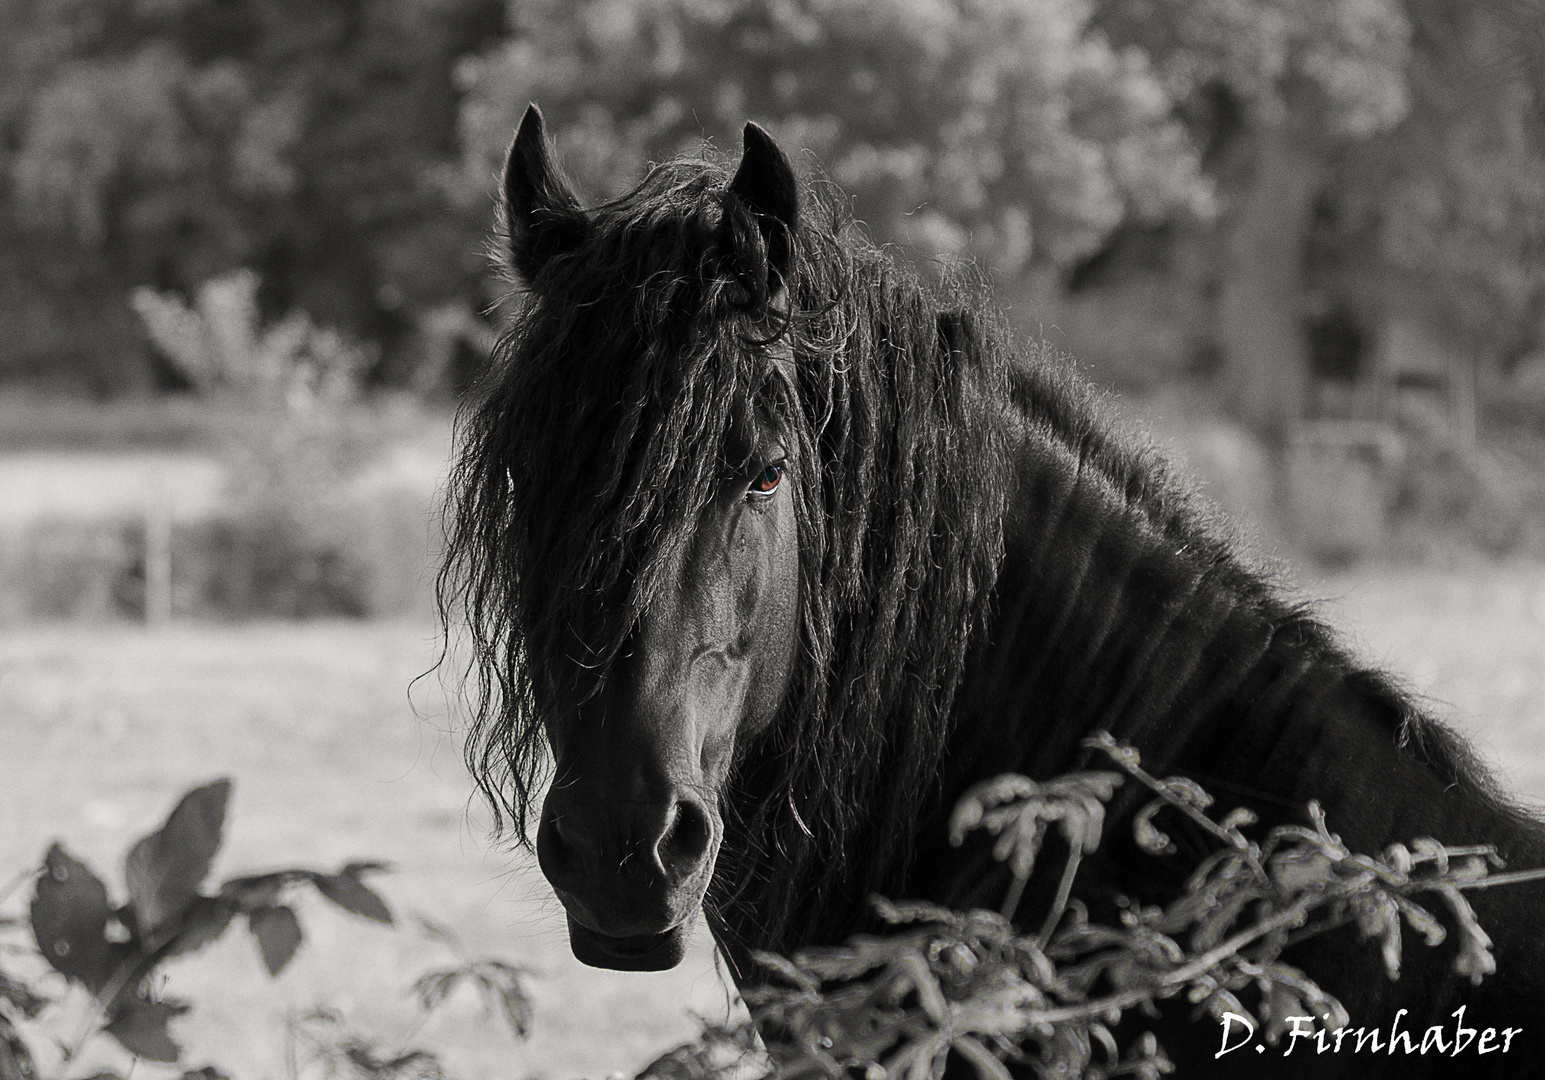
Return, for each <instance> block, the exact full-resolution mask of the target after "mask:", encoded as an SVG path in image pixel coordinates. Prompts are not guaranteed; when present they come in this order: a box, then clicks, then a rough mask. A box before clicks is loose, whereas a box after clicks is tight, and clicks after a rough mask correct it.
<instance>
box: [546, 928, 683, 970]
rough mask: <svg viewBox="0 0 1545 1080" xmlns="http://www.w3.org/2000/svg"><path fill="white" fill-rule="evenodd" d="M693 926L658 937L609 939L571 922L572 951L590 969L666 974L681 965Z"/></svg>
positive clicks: (641, 936)
mask: <svg viewBox="0 0 1545 1080" xmlns="http://www.w3.org/2000/svg"><path fill="white" fill-rule="evenodd" d="M691 937H692V923H691V922H690V921H689V922H686V923H683V924H681V925H679V926H673V927H671V928H670V929H669V930H665V931H663V932H661V933H658V934H638V935H635V936H631V937H609V936H607V935H606V934H601V933H597V932H596V931H594V930H591V929H589V928H587V927H585V926H582V925H580V924H579V923H577V922H575V921H574V918H573V917H572V916H570V918H569V948H570V949H572V950H573V952H574V957H575V959H577V960H579V961H580V963H583V964H588V965H589V966H591V967H599V968H610V969H612V970H614V971H664V970H665V969H667V968H673V967H675V966H676V965H677V964H679V963H681V959H682V957H683V956H685V955H686V951H687V942H688V941H689V940H690V939H691Z"/></svg>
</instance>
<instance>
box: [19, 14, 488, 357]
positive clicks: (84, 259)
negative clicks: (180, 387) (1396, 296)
mask: <svg viewBox="0 0 1545 1080" xmlns="http://www.w3.org/2000/svg"><path fill="white" fill-rule="evenodd" d="M502 19H503V14H502V9H501V8H500V6H499V4H498V3H497V2H496V0H435V2H433V3H422V2H418V0H386V2H382V3H371V4H342V5H340V4H296V3H291V2H289V0H236V2H231V3H222V2H215V0H163V2H158V3H145V2H138V0H67V2H65V3H52V2H43V0H24V2H22V3H10V4H6V5H4V7H3V10H0V50H3V52H0V72H3V73H4V74H3V75H0V132H3V134H4V138H3V139H0V147H3V148H4V149H3V150H0V200H3V202H5V203H8V204H9V206H8V207H4V208H3V209H5V210H7V211H8V212H6V213H4V214H3V215H0V217H3V220H0V239H3V240H4V241H5V249H6V255H5V257H4V259H0V274H3V275H4V277H5V278H6V286H7V292H8V293H10V292H12V291H13V290H14V295H15V297H16V299H15V300H14V301H13V302H11V303H8V304H7V305H6V307H5V309H4V310H3V311H0V318H3V319H4V321H5V322H7V323H9V324H10V325H9V326H7V327H6V329H8V330H10V331H12V332H11V333H8V334H7V335H6V336H7V338H8V340H10V341H11V345H10V347H9V349H8V350H7V354H5V355H0V365H3V367H4V368H7V369H10V370H12V371H14V370H16V369H18V368H20V369H23V370H25V369H27V368H29V367H30V368H34V369H36V368H40V367H43V366H44V365H50V366H51V367H52V369H53V371H54V377H55V378H56V380H57V381H62V382H66V383H68V382H69V381H70V377H69V373H70V372H71V371H73V372H74V373H75V376H76V378H77V379H81V380H85V381H87V382H91V381H96V382H101V381H102V380H107V382H108V384H109V385H111V384H112V383H114V381H116V382H117V383H119V384H122V383H124V382H128V383H129V384H132V383H133V382H134V381H135V376H133V375H132V371H130V372H127V373H126V372H114V371H113V370H111V368H112V366H113V365H115V364H116V365H119V366H120V367H123V368H126V369H132V368H133V367H134V366H135V365H134V364H133V363H130V362H125V360H124V358H122V357H121V356H116V355H114V356H102V355H99V351H100V352H107V351H109V350H111V349H112V348H113V347H114V346H117V347H118V348H120V349H121V348H122V347H123V346H124V345H125V344H128V345H130V346H131V347H133V346H138V349H137V350H136V351H138V352H140V353H141V354H144V352H145V350H144V348H143V338H142V337H139V336H138V335H137V334H136V333H135V327H134V324H133V316H132V314H130V313H129V312H128V309H127V304H126V299H127V296H128V293H129V291H130V289H131V288H133V287H134V286H139V285H149V286H152V287H154V288H157V289H160V290H168V289H175V290H181V291H184V292H191V291H192V290H193V289H194V288H195V287H197V286H198V285H199V284H200V283H201V282H203V281H206V280H208V279H211V278H216V277H220V276H222V275H224V274H227V273H230V272H231V271H234V270H236V269H238V268H241V267H251V268H254V269H255V270H257V272H258V273H259V274H260V275H261V277H262V280H263V282H264V288H265V294H264V295H263V296H262V297H261V302H262V303H263V305H264V308H265V310H266V311H268V312H270V313H273V314H279V313H283V312H285V311H288V310H290V309H292V308H296V309H301V310H304V311H306V312H307V313H309V314H310V315H311V316H312V317H314V318H316V319H317V320H318V321H319V322H322V323H324V324H326V325H331V326H337V327H339V328H340V329H342V330H344V331H346V332H348V333H349V334H351V335H353V336H355V337H363V338H366V339H369V340H371V341H374V342H377V343H379V344H381V345H382V346H383V347H384V348H385V349H386V360H385V363H386V368H385V370H383V371H382V372H381V373H380V374H381V375H382V376H384V377H388V378H390V377H393V365H397V366H399V367H400V366H403V365H406V364H407V363H408V362H409V361H408V359H407V357H406V356H405V355H404V354H405V350H406V349H407V347H408V345H409V343H410V339H411V336H412V331H413V329H414V323H415V320H416V318H418V317H419V315H420V314H421V313H422V312H425V311H427V310H430V309H432V308H433V307H434V306H435V305H437V304H443V303H445V302H446V301H447V300H449V299H451V298H455V297H462V298H463V299H464V300H465V301H466V302H468V303H472V304H476V303H478V302H479V301H480V297H481V291H482V290H481V286H480V285H479V276H480V271H481V270H482V260H481V258H480V257H479V254H478V249H479V247H480V238H481V236H482V233H483V231H484V228H485V221H484V220H483V219H484V217H485V215H484V213H483V210H484V206H483V205H481V204H480V205H478V206H476V207H458V206H457V205H456V204H454V202H453V201H452V200H451V199H450V198H449V197H448V196H447V194H446V190H445V186H444V184H443V183H442V182H441V178H442V174H444V173H445V171H446V170H447V169H448V168H449V167H450V165H451V163H452V162H454V160H455V159H456V135H455V131H456V122H455V120H456V108H457V91H456V88H455V83H454V79H453V74H454V70H455V65H456V62H457V60H458V58H459V57H461V56H462V55H464V54H466V53H468V52H471V51H473V50H475V49H477V48H479V47H481V46H483V45H484V44H485V43H486V42H487V41H489V40H492V39H493V38H494V37H495V36H496V35H497V34H498V33H499V31H500V29H501V26H502ZM148 370H149V369H146V372H148ZM400 375H401V373H400V372H399V376H400ZM61 376H62V377H61ZM147 377H148V374H146V373H142V374H141V375H140V376H138V381H141V382H143V381H144V380H145V379H146V378H147ZM159 377H160V381H161V382H162V383H163V384H171V385H176V384H178V383H179V382H180V379H179V377H178V374H177V372H176V371H175V370H167V369H165V368H163V369H161V371H160V375H159Z"/></svg>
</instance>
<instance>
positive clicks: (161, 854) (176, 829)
mask: <svg viewBox="0 0 1545 1080" xmlns="http://www.w3.org/2000/svg"><path fill="white" fill-rule="evenodd" d="M230 793H231V782H230V781H229V780H217V781H215V782H214V783H213V784H208V785H206V786H204V787H201V788H195V789H194V790H192V791H190V792H188V793H187V794H186V795H184V796H183V797H182V800H181V801H180V802H179V803H178V804H177V805H176V807H174V808H173V810H172V812H171V814H170V815H169V816H168V817H167V819H166V824H165V825H162V826H161V828H159V829H158V830H156V831H155V832H153V833H151V834H150V835H149V836H147V837H145V838H144V839H142V840H140V842H139V843H137V844H135V845H134V847H133V848H131V849H130V851H129V857H128V861H127V863H126V865H125V867H124V875H125V878H126V879H127V881H128V885H129V903H130V904H131V905H132V907H133V908H134V914H135V915H136V916H138V918H139V923H140V927H141V929H142V930H143V932H144V935H145V937H146V938H147V939H149V940H152V941H153V940H154V939H155V938H156V937H158V936H164V935H165V932H166V931H167V930H168V929H169V928H170V927H171V925H172V924H173V923H174V922H175V921H176V920H177V919H178V918H179V917H180V916H181V915H182V914H183V912H184V911H186V910H187V909H188V906H189V905H190V904H192V903H193V901H194V900H195V899H196V898H197V897H198V894H199V893H198V888H199V886H200V885H201V884H203V881H204V878H205V877H207V876H208V874H209V864H210V862H211V861H212V860H213V859H214V857H215V852H216V851H218V850H219V849H220V831H221V829H222V828H223V827H224V825H225V804H226V800H227V799H228V798H229V797H230Z"/></svg>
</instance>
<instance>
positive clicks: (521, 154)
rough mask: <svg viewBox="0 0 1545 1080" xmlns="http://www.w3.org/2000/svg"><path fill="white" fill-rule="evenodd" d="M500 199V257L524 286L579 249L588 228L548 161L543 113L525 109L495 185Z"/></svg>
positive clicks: (531, 107)
mask: <svg viewBox="0 0 1545 1080" xmlns="http://www.w3.org/2000/svg"><path fill="white" fill-rule="evenodd" d="M499 190H500V191H501V193H502V194H503V199H504V205H503V208H502V209H503V221H504V232H505V243H506V245H507V246H506V249H505V255H506V257H507V258H508V259H509V262H510V267H511V268H512V269H513V270H514V271H515V273H516V274H518V275H519V276H520V277H521V278H523V279H524V280H525V281H526V282H527V283H528V284H529V283H530V282H532V281H534V280H535V279H536V277H537V275H538V274H540V273H541V272H542V268H543V267H544V266H546V265H547V264H548V262H550V261H551V260H552V259H553V257H554V256H557V255H561V254H563V253H564V252H566V251H571V250H573V249H574V248H576V247H578V246H579V244H580V243H582V242H583V241H584V239H585V237H586V235H587V234H588V232H589V226H590V222H589V219H588V218H586V217H585V214H584V211H583V210H581V209H580V208H579V200H578V199H576V198H575V197H574V192H573V191H572V190H571V189H570V187H569V182H568V181H567V180H566V179H564V176H563V173H562V171H561V170H559V168H558V166H557V164H556V163H555V162H554V161H553V158H552V152H551V150H550V149H549V148H548V145H547V131H546V129H545V127H544V126H543V123H542V110H540V109H538V108H537V107H536V105H534V104H532V105H528V106H526V114H525V116H523V117H521V120H520V127H519V129H517V130H516V132H515V141H514V142H512V143H510V152H509V156H508V157H506V158H505V161H504V176H503V178H502V179H501V180H500V182H499Z"/></svg>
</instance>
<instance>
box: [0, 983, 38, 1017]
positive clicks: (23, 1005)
mask: <svg viewBox="0 0 1545 1080" xmlns="http://www.w3.org/2000/svg"><path fill="white" fill-rule="evenodd" d="M0 998H4V999H5V1000H7V1001H9V1002H10V1003H11V1004H12V1005H14V1006H15V1007H16V1009H17V1011H19V1012H20V1013H21V1014H22V1015H23V1016H25V1017H26V1018H27V1019H28V1020H31V1019H32V1018H33V1017H34V1016H36V1015H37V1014H38V1013H40V1012H42V1011H43V1007H44V1006H46V1005H47V1004H48V999H47V998H46V997H43V996H41V995H40V994H37V993H35V992H34V991H33V989H32V987H30V986H28V985H27V984H26V983H24V982H21V981H19V980H17V979H13V978H11V977H10V976H9V975H7V974H6V973H5V972H3V971H0Z"/></svg>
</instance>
